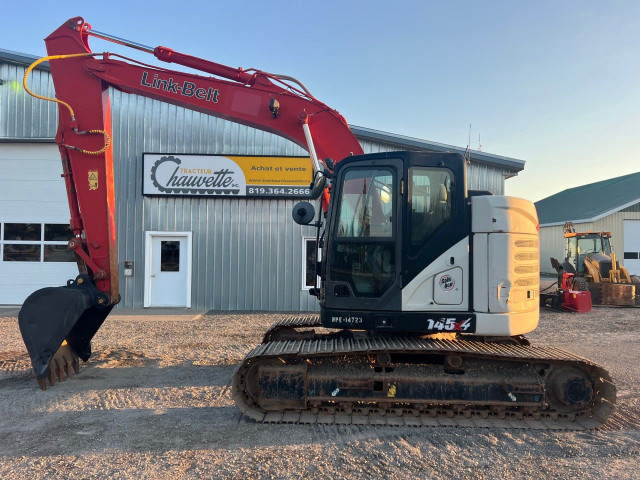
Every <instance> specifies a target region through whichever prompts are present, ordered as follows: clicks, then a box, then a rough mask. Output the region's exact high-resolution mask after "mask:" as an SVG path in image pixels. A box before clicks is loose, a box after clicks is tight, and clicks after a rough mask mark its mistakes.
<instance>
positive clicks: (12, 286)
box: [0, 143, 78, 305]
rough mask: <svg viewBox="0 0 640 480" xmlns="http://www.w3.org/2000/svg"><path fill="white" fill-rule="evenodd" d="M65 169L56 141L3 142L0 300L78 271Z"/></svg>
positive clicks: (18, 298) (11, 301)
mask: <svg viewBox="0 0 640 480" xmlns="http://www.w3.org/2000/svg"><path fill="white" fill-rule="evenodd" d="M61 173H62V166H61V164H60V154H59V153H58V147H57V146H56V145H55V144H21V143H0V304H3V305H17V304H21V303H22V302H23V301H24V299H25V298H26V297H27V296H29V295H30V294H31V293H32V292H33V291H35V290H37V289H39V288H43V287H49V286H59V285H64V284H65V283H66V282H67V280H68V279H69V278H75V276H76V275H77V272H78V269H77V267H76V264H75V260H74V258H73V255H72V254H70V252H69V251H68V250H67V248H66V244H67V242H68V240H69V238H70V235H71V232H70V231H69V207H68V206H67V196H66V192H65V187H64V181H63V180H62V178H61V177H60V174H61Z"/></svg>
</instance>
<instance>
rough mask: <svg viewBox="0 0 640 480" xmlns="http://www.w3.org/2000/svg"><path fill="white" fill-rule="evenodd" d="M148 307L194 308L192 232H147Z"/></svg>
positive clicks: (146, 275)
mask: <svg viewBox="0 0 640 480" xmlns="http://www.w3.org/2000/svg"><path fill="white" fill-rule="evenodd" d="M146 253H147V261H146V262H145V305H144V306H145V307H187V308H191V232H146Z"/></svg>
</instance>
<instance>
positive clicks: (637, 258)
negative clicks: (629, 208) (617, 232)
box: [622, 220, 640, 275]
mask: <svg viewBox="0 0 640 480" xmlns="http://www.w3.org/2000/svg"><path fill="white" fill-rule="evenodd" d="M622 225H623V230H624V260H623V263H624V266H625V268H626V269H627V270H629V273H630V274H631V275H640V220H623V221H622Z"/></svg>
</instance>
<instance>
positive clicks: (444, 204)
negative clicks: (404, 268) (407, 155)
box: [409, 167, 453, 256]
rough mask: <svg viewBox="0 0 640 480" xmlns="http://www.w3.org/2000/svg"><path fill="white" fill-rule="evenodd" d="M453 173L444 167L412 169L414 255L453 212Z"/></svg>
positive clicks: (412, 245)
mask: <svg viewBox="0 0 640 480" xmlns="http://www.w3.org/2000/svg"><path fill="white" fill-rule="evenodd" d="M451 185H452V173H451V171H449V170H447V169H444V168H424V167H413V168H410V169H409V195H410V198H409V201H410V205H409V228H410V230H411V232H410V238H411V243H410V249H411V252H410V254H411V256H415V255H416V254H417V253H418V252H419V251H420V249H421V248H422V247H423V246H424V245H425V244H426V243H427V241H428V240H429V238H430V237H431V236H433V235H434V233H435V232H437V231H438V229H439V228H440V227H441V226H442V225H444V224H445V223H446V222H447V221H448V220H449V219H451V217H452V215H453V194H452V193H453V192H452V187H451Z"/></svg>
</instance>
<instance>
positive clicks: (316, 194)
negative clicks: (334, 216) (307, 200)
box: [310, 172, 327, 200]
mask: <svg viewBox="0 0 640 480" xmlns="http://www.w3.org/2000/svg"><path fill="white" fill-rule="evenodd" d="M326 183H327V177H325V176H324V174H323V173H321V172H317V173H316V175H315V177H313V182H311V192H310V194H311V198H312V199H314V200H317V199H318V198H320V195H322V191H323V190H324V186H325V184H326Z"/></svg>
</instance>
